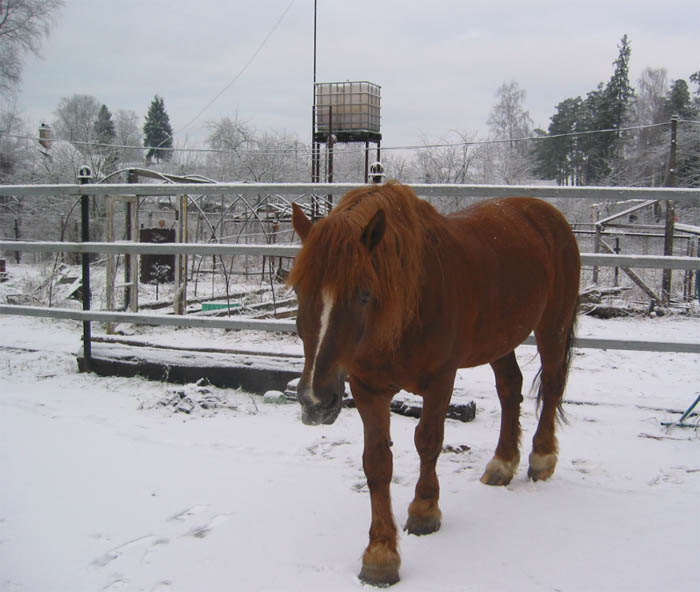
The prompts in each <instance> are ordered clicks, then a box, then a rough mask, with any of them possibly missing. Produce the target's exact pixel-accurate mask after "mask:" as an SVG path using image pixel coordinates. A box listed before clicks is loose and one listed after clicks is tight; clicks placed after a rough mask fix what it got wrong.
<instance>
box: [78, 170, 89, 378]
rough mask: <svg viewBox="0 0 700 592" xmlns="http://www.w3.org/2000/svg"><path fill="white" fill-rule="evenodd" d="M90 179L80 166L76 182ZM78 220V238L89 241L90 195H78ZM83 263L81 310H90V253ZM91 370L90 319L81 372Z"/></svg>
mask: <svg viewBox="0 0 700 592" xmlns="http://www.w3.org/2000/svg"><path fill="white" fill-rule="evenodd" d="M90 179H92V171H91V170H90V167H88V166H82V167H80V171H79V172H78V182H79V183H80V184H81V185H87V184H88V183H90ZM80 220H81V231H80V240H81V242H84V243H89V242H90V197H89V196H88V195H81V196H80ZM82 264H83V279H82V282H83V310H90V254H89V253H83V254H82ZM91 370H92V327H91V325H90V321H83V367H82V371H83V372H90V371H91Z"/></svg>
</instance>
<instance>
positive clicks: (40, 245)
mask: <svg viewBox="0 0 700 592" xmlns="http://www.w3.org/2000/svg"><path fill="white" fill-rule="evenodd" d="M300 248H301V247H300V246H299V245H240V244H237V245H231V244H228V245H224V244H218V243H216V244H211V243H135V242H130V241H116V242H112V243H101V242H90V243H74V242H48V241H2V240H0V250H7V251H26V252H34V253H108V254H118V253H127V254H130V255H205V256H212V255H256V256H265V257H296V255H297V253H298V252H299V249H300ZM581 263H583V264H584V265H599V266H601V267H638V268H645V269H682V270H687V271H692V270H700V258H697V257H677V256H673V257H671V256H669V257H663V256H657V255H613V254H606V253H581Z"/></svg>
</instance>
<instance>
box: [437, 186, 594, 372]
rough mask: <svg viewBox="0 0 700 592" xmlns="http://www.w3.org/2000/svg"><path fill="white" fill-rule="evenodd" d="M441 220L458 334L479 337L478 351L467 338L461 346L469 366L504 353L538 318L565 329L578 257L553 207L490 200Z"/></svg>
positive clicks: (563, 221) (572, 305) (573, 301)
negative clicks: (459, 320)
mask: <svg viewBox="0 0 700 592" xmlns="http://www.w3.org/2000/svg"><path fill="white" fill-rule="evenodd" d="M447 222H448V227H449V228H450V234H451V236H452V240H453V241H454V243H453V244H454V248H453V249H451V253H450V255H449V257H450V259H451V262H450V265H449V268H450V269H451V270H452V272H453V273H451V274H450V276H451V280H450V281H452V282H453V286H454V290H455V293H456V294H459V297H458V299H457V301H456V302H455V305H456V308H457V309H461V310H460V312H459V313H458V315H457V316H462V317H463V319H464V321H463V324H462V330H463V331H464V333H466V334H468V335H472V336H476V335H479V336H480V339H479V343H480V344H481V345H480V347H481V350H480V351H479V352H476V351H472V350H471V347H473V344H474V343H475V342H473V341H471V345H470V346H469V348H468V349H469V351H466V352H465V358H464V359H465V361H466V362H467V364H468V365H472V364H474V365H476V364H481V363H484V362H486V361H492V360H493V359H496V358H497V357H498V356H499V355H505V354H506V353H508V352H509V351H511V350H512V349H513V348H514V347H516V346H517V345H518V344H519V343H521V342H522V341H523V340H524V339H525V337H527V335H528V334H529V333H530V331H532V330H533V329H536V328H537V327H538V326H540V325H541V324H542V323H543V322H545V321H546V322H549V323H553V324H558V325H562V329H564V328H568V326H569V325H570V323H571V322H572V318H573V317H572V315H573V313H574V310H575V307H576V300H577V297H578V296H577V295H578V284H579V274H580V257H579V252H578V246H577V243H576V238H575V237H574V234H573V232H572V230H571V227H570V225H569V223H568V222H567V220H566V218H565V217H564V216H563V215H562V214H561V212H559V210H557V209H556V208H555V207H554V206H552V205H551V204H549V203H547V202H545V201H542V200H540V199H535V198H524V197H523V198H502V199H492V200H486V201H484V202H480V203H477V204H475V205H473V206H470V207H468V208H465V209H464V210H461V211H459V212H456V213H454V214H451V215H450V216H448V217H447ZM564 325H566V327H564ZM465 343H470V340H469V339H468V340H466V341H465ZM465 365H466V364H465Z"/></svg>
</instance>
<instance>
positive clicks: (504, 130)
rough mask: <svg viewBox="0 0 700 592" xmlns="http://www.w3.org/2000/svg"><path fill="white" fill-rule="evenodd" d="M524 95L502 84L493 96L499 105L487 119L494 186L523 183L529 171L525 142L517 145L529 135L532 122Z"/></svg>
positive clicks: (516, 87)
mask: <svg viewBox="0 0 700 592" xmlns="http://www.w3.org/2000/svg"><path fill="white" fill-rule="evenodd" d="M526 96H527V93H526V91H525V90H524V89H521V88H520V85H519V84H518V83H517V82H515V81H514V80H513V81H510V82H504V83H503V84H502V85H501V86H500V88H499V89H498V91H497V92H496V98H497V99H498V103H496V105H494V107H493V109H492V110H491V114H490V116H489V119H488V125H489V128H491V133H492V139H494V140H499V141H501V142H499V143H497V144H494V145H493V150H492V151H491V152H492V153H493V155H494V158H495V162H494V169H495V171H496V176H497V178H496V179H495V181H496V182H501V183H506V184H508V185H510V184H514V183H517V182H519V181H522V180H523V179H525V178H526V177H527V176H528V173H529V169H530V168H531V163H530V158H529V146H528V142H524V141H519V140H521V139H522V138H527V137H529V136H531V135H532V118H531V117H530V113H529V112H528V111H526V110H525V107H524V103H525V97H526Z"/></svg>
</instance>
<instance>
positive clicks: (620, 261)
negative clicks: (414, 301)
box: [0, 183, 700, 353]
mask: <svg viewBox="0 0 700 592" xmlns="http://www.w3.org/2000/svg"><path fill="white" fill-rule="evenodd" d="M361 186H362V185H360V184H353V183H336V184H327V183H292V184H287V183H284V184H282V183H250V184H249V183H226V184H197V183H173V184H168V185H155V184H150V183H146V184H111V185H100V184H95V185H5V186H0V195H4V196H7V195H15V196H19V195H23V196H34V197H41V196H50V195H74V196H80V197H83V198H85V197H86V196H107V195H125V194H127V195H143V196H158V195H188V194H196V195H222V194H279V195H294V196H302V195H318V194H335V195H341V194H343V193H345V192H347V191H349V190H351V189H355V188H357V187H361ZM412 187H413V188H414V190H415V191H416V193H417V194H418V195H421V196H447V197H463V198H488V197H503V196H522V197H528V196H532V197H544V198H571V199H596V200H625V199H653V200H673V201H689V200H700V189H686V188H636V187H551V186H517V185H515V186H513V185H503V186H502V185H413V186H412ZM299 248H300V247H299V246H298V245H250V244H246V245H241V244H237V245H224V244H204V243H186V244H182V243H159V244H153V243H135V242H130V241H119V242H113V243H105V242H87V241H86V242H80V243H76V242H46V241H37V242H29V241H7V240H5V241H0V250H10V251H30V252H72V253H109V254H117V253H127V254H132V255H135V254H141V255H144V254H149V255H162V254H179V255H253V256H268V257H294V256H296V254H297V252H298V250H299ZM581 260H582V263H583V264H584V265H590V266H608V267H641V268H658V269H681V270H694V271H700V259H699V258H695V257H672V256H668V257H660V256H654V255H613V254H603V253H582V254H581ZM0 314H13V315H23V316H34V317H49V318H56V319H72V320H77V321H82V322H83V323H84V324H89V323H90V322H93V321H96V322H105V323H107V322H110V323H119V322H126V323H142V324H153V325H169V326H189V327H203V328H225V329H252V330H260V331H279V332H286V333H293V332H295V331H296V328H295V323H294V322H293V321H284V320H259V319H240V318H238V319H230V318H225V319H222V318H216V319H213V318H202V317H193V316H186V315H149V314H142V313H126V312H112V311H94V310H74V309H64V308H48V307H34V306H16V305H0ZM88 335H89V332H88ZM525 343H526V344H533V343H534V339H533V338H532V336H530V338H528V340H526V341H525ZM575 345H576V347H583V348H602V349H622V350H633V351H660V352H680V353H700V343H689V342H658V341H632V340H623V339H599V338H579V339H577V341H576V343H575Z"/></svg>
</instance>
